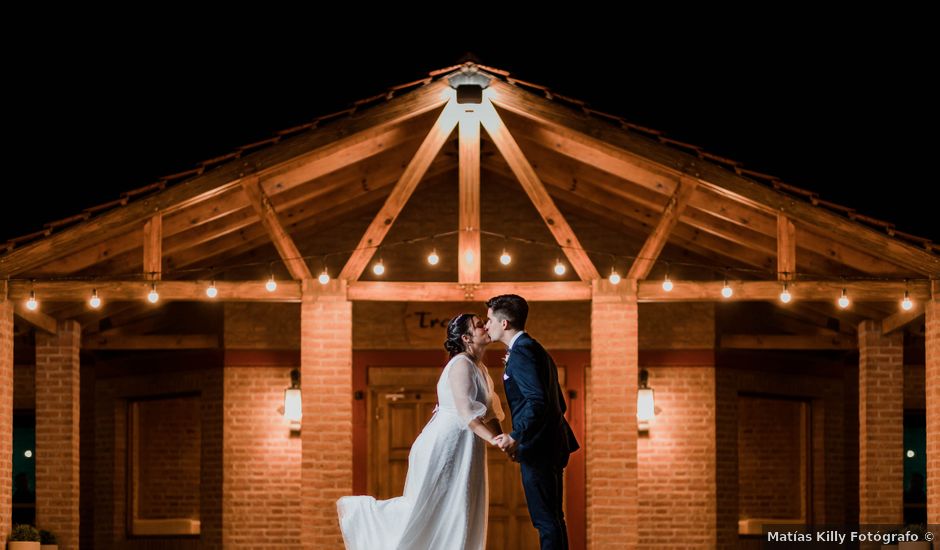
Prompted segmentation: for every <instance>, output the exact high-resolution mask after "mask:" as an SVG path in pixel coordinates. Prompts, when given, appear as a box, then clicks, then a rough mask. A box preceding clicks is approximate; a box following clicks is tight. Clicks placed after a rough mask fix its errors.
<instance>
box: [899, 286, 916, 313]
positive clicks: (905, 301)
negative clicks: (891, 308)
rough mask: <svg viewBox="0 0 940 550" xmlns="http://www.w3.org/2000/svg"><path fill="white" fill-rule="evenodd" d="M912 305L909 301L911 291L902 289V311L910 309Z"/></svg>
mask: <svg viewBox="0 0 940 550" xmlns="http://www.w3.org/2000/svg"><path fill="white" fill-rule="evenodd" d="M913 307H914V302H913V301H911V293H910V292H909V291H907V290H905V291H904V299H903V300H901V308H903V309H904V311H910V310H911V308H913Z"/></svg>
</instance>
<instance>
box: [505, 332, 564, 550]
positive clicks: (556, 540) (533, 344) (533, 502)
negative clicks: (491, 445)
mask: <svg viewBox="0 0 940 550" xmlns="http://www.w3.org/2000/svg"><path fill="white" fill-rule="evenodd" d="M503 386H504V388H505V390H506V400H507V401H508V402H509V409H510V411H512V432H511V433H510V436H512V438H513V439H514V440H516V442H517V443H518V447H517V448H516V460H518V461H519V463H520V465H521V467H522V487H523V489H524V490H525V496H526V503H527V504H528V506H529V516H530V517H531V518H532V524H533V525H534V526H535V528H536V529H538V531H539V541H540V543H541V548H542V550H548V549H552V550H554V549H567V548H568V532H567V527H566V526H565V516H564V512H563V511H562V503H563V502H564V496H563V491H562V487H563V484H562V476H563V472H564V468H565V466H566V465H567V464H568V455H570V454H571V453H573V452H574V451H576V450H577V449H578V442H577V440H576V439H575V437H574V432H572V431H571V426H569V425H568V421H567V420H565V410H567V407H566V406H565V397H564V395H562V392H561V386H560V385H559V384H558V368H557V367H556V366H555V362H554V361H553V360H552V357H551V355H549V354H548V352H547V351H545V348H543V347H542V345H541V344H539V343H538V342H537V341H536V340H535V339H534V338H532V337H531V336H529V335H528V334H526V333H523V334H521V335H520V336H519V337H518V338H516V341H515V342H513V344H512V348H511V350H510V353H509V361H508V362H507V363H506V370H505V372H504V373H503Z"/></svg>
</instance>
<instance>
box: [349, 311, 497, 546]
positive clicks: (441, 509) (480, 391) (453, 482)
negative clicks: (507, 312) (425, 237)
mask: <svg viewBox="0 0 940 550" xmlns="http://www.w3.org/2000/svg"><path fill="white" fill-rule="evenodd" d="M489 343H490V337H489V335H488V334H487V333H486V329H485V328H484V325H483V321H481V320H480V318H479V317H477V316H476V315H474V314H472V313H461V314H460V315H458V316H457V317H454V318H453V319H452V320H451V321H450V323H449V324H448V326H447V340H446V341H445V342H444V348H445V349H447V351H449V352H450V361H448V362H447V365H446V366H444V371H443V372H442V373H441V377H440V379H439V380H438V382H437V402H438V406H437V408H436V409H435V412H434V416H432V417H431V420H430V421H429V422H428V423H427V425H426V426H425V427H424V429H423V430H422V431H421V434H420V435H419V436H418V438H417V439H416V440H415V442H414V445H412V447H411V453H410V454H409V455H408V475H407V477H406V478H405V491H404V495H403V496H400V497H396V498H392V499H389V500H381V501H377V500H375V499H374V498H373V497H370V496H354V497H343V498H341V499H339V501H337V503H336V507H337V510H338V512H339V522H340V528H341V529H342V531H343V540H344V541H345V542H346V548H347V549H348V550H431V549H442V548H446V549H448V550H483V548H484V547H485V546H486V523H487V506H488V500H489V499H488V494H487V482H486V446H485V445H484V442H486V443H489V444H491V445H494V444H495V443H494V438H495V437H496V436H497V435H499V434H501V433H502V429H501V428H500V426H499V422H500V421H501V420H503V418H504V415H503V411H502V408H501V407H500V403H499V398H498V397H497V396H496V392H495V391H494V390H493V380H492V379H491V378H490V375H489V374H488V373H487V371H486V367H485V366H484V365H483V363H482V362H481V359H482V357H483V350H484V349H485V348H486V346H487V345H488V344H489Z"/></svg>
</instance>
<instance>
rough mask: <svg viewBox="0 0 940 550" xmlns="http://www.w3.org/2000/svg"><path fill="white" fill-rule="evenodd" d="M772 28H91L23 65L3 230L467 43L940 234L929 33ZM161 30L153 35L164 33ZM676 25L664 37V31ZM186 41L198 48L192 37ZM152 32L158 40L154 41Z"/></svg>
mask: <svg viewBox="0 0 940 550" xmlns="http://www.w3.org/2000/svg"><path fill="white" fill-rule="evenodd" d="M794 32H795V31H794ZM798 35H799V33H796V34H792V33H791V34H787V35H785V37H786V39H787V40H788V41H792V40H796V39H797V38H799V39H800V40H802V41H803V44H802V45H803V46H805V48H804V51H803V52H796V51H794V50H793V49H792V48H791V44H788V43H784V42H783V41H782V40H783V38H784V35H775V34H773V33H769V35H766V36H765V35H764V34H763V29H760V30H758V31H754V32H752V33H751V35H750V36H741V37H737V38H736V39H732V40H726V42H727V43H726V44H721V45H716V44H711V43H709V42H706V41H703V42H702V43H701V44H693V45H689V44H685V45H682V46H680V47H678V49H677V50H676V51H677V53H675V54H667V53H665V52H666V50H667V49H666V48H663V46H662V45H660V44H658V43H657V42H656V41H647V40H634V41H632V42H627V41H626V39H625V41H624V42H623V43H618V44H617V45H610V44H607V45H600V44H598V45H593V46H588V45H582V46H572V45H571V44H568V43H547V42H539V41H535V40H523V39H518V40H517V41H515V43H513V41H514V40H515V38H514V35H512V34H511V33H510V34H509V35H507V36H504V37H503V39H504V40H505V41H506V42H503V43H502V45H501V46H500V47H499V48H496V47H493V46H481V45H480V44H486V43H487V42H486V41H483V40H478V41H477V42H478V43H473V42H472V41H468V42H466V43H460V42H459V41H458V40H453V41H452V42H451V44H450V45H448V44H446V43H442V44H435V45H434V46H433V47H431V46H428V45H427V44H425V45H423V46H421V47H417V46H416V47H409V46H403V45H395V44H394V42H380V43H378V44H377V45H374V46H364V47H363V53H362V54H360V55H352V54H345V55H344V54H341V53H337V52H342V51H348V48H345V47H344V45H343V44H332V45H324V44H314V43H305V42H303V41H301V40H297V39H295V41H296V42H292V43H290V44H280V43H271V42H270V41H259V42H260V43H259V44H251V45H241V44H235V42H237V40H235V39H234V38H233V39H230V40H229V41H225V42H221V41H220V42H215V43H214V45H213V46H210V47H205V46H198V47H197V46H196V45H195V43H194V44H187V43H185V41H182V40H177V41H176V42H175V44H176V46H177V47H176V48H174V49H172V50H171V49H170V48H168V47H163V45H162V44H161V43H160V42H159V41H150V42H149V44H150V45H149V46H147V47H143V46H140V44H138V43H137V42H136V41H135V40H133V39H132V37H129V36H124V37H122V39H121V40H120V41H116V40H114V41H112V40H108V39H102V38H99V39H97V40H96V41H95V43H85V42H84V41H83V40H82V39H75V40H73V41H70V42H69V43H68V44H64V45H63V46H64V47H62V48H61V49H60V50H59V51H58V52H57V53H56V54H55V55H50V56H48V57H45V58H35V57H32V58H22V59H12V60H9V61H10V66H9V67H8V74H7V81H8V83H13V82H16V83H17V84H16V85H12V84H10V85H9V87H8V89H7V92H8V93H9V94H10V95H12V96H13V97H12V98H10V99H9V100H8V101H7V117H6V118H7V121H6V123H5V124H4V126H5V128H4V133H6V134H7V135H6V139H5V142H6V143H7V144H10V145H8V155H9V156H8V157H7V163H6V164H7V168H8V172H7V174H8V176H9V177H8V179H7V181H6V182H5V185H4V194H5V197H6V199H5V200H4V204H3V207H2V211H0V241H3V240H5V239H6V238H9V237H12V236H16V235H20V234H24V233H28V232H31V231H35V230H37V229H39V228H40V227H41V224H42V223H44V222H47V221H51V220H54V219H58V218H60V217H65V216H68V215H71V214H74V213H78V212H79V211H81V209H82V208H84V207H87V206H91V205H95V204H98V203H101V202H105V201H108V200H111V199H114V198H117V196H118V195H119V193H120V192H121V191H123V190H127V189H132V188H135V187H139V186H142V185H145V184H147V183H150V182H152V181H155V180H156V179H157V178H158V177H159V176H160V175H163V174H168V173H172V172H175V171H181V170H185V169H188V168H191V167H192V166H193V164H194V163H195V162H197V161H199V160H202V159H207V158H211V157H213V156H216V155H219V154H222V153H225V152H228V151H229V150H231V149H232V148H233V147H234V146H236V145H239V144H243V143H248V142H251V141H255V140H258V139H262V138H265V137H268V136H269V135H270V134H271V133H272V132H273V131H275V130H278V129H281V128H286V127H290V126H292V125H295V124H298V123H302V122H306V121H308V120H310V119H311V118H313V117H314V116H316V115H319V114H324V113H329V112H332V111H334V110H337V109H339V108H343V107H345V106H347V104H348V103H349V102H351V101H352V100H355V99H359V98H364V97H368V96H370V95H373V94H375V93H378V92H381V91H383V90H384V89H385V88H386V87H388V86H390V85H394V84H399V83H404V82H408V81H411V80H414V79H417V78H420V77H422V76H424V75H425V74H426V73H427V72H428V71H429V70H433V69H437V68H441V67H445V66H448V65H452V64H454V63H456V62H458V61H460V60H461V59H462V58H463V56H464V55H465V54H466V53H467V52H473V53H474V54H475V56H476V57H477V58H478V59H479V61H480V62H481V63H483V64H486V65H491V66H494V67H498V68H501V69H505V70H508V71H510V72H511V73H512V74H513V75H514V76H516V77H518V78H520V79H522V80H527V81H530V82H535V83H540V84H545V85H547V86H549V87H551V88H552V89H553V90H555V91H557V92H559V93H562V94H565V95H568V96H572V97H576V98H579V99H583V100H586V101H588V102H589V103H590V104H591V105H593V106H595V107H596V108H599V109H601V110H604V111H607V112H611V113H614V114H618V115H621V116H623V117H624V118H626V119H628V120H630V121H632V122H635V123H638V124H641V125H644V126H649V127H652V128H656V129H659V130H663V131H665V132H666V133H667V135H669V136H671V137H674V138H676V139H680V140H683V141H688V142H691V143H696V144H699V145H702V146H705V148H706V149H708V150H710V151H712V152H715V153H717V154H720V155H723V156H728V157H731V158H734V159H737V160H739V161H741V162H743V163H744V164H745V166H746V167H749V168H752V169H755V170H759V171H763V172H767V173H771V174H776V175H778V176H780V177H781V178H783V179H784V181H787V182H790V183H793V184H795V185H798V186H801V187H804V188H808V189H812V190H815V191H817V192H819V194H820V195H821V197H822V198H824V199H829V200H832V201H834V202H837V203H841V204H845V205H848V206H851V207H855V208H857V209H858V210H859V211H860V212H862V213H864V214H868V215H871V216H874V217H879V218H882V219H886V220H890V221H893V222H894V223H896V224H897V226H898V229H900V230H903V231H908V232H911V233H914V234H917V235H921V236H925V237H932V238H933V239H934V240H940V224H938V223H937V222H936V221H935V219H934V217H932V216H930V215H928V210H929V205H928V200H927V199H926V198H925V197H926V196H927V193H928V192H929V190H931V189H933V188H934V187H935V176H934V174H933V171H932V169H931V167H932V166H933V159H934V152H933V150H932V149H933V147H931V146H932V145H933V144H934V142H935V141H936V138H935V137H934V136H935V130H934V128H935V122H936V118H937V117H936V97H937V95H938V94H937V90H936V85H935V84H930V85H929V86H928V81H929V80H930V74H928V73H932V72H934V67H935V65H936V64H935V59H933V60H932V59H930V57H931V56H930V55H929V54H928V52H929V51H932V50H928V49H927V41H926V39H924V40H922V41H921V40H920V39H918V38H917V37H916V36H917V33H911V35H910V36H905V37H902V38H895V39H892V40H891V41H887V40H880V39H872V38H870V37H868V36H865V33H864V32H861V31H860V32H858V33H857V36H845V37H841V39H840V40H833V37H832V36H826V37H825V40H823V39H822V38H820V39H819V40H818V41H815V40H813V39H812V38H811V37H802V36H798ZM149 38H152V37H148V40H149ZM662 39H663V38H659V40H662ZM181 42H182V44H181ZM154 44H159V46H158V47H155V46H154Z"/></svg>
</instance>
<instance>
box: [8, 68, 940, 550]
mask: <svg viewBox="0 0 940 550" xmlns="http://www.w3.org/2000/svg"><path fill="white" fill-rule="evenodd" d="M481 90H482V93H481ZM49 227H50V231H48V232H46V233H44V234H40V235H31V236H26V237H24V238H21V239H16V240H14V241H11V242H10V243H8V245H7V247H6V250H5V252H3V253H2V254H0V536H2V537H3V538H5V536H6V534H7V532H8V531H9V529H10V524H11V521H12V519H13V518H15V517H29V518H31V519H32V520H33V521H35V522H36V523H37V524H39V526H40V527H44V528H48V529H51V530H53V531H55V532H56V533H57V534H58V535H59V539H60V547H61V548H64V549H74V548H79V547H81V548H97V549H111V548H135V549H136V548H140V549H144V548H146V549H154V548H161V549H162V548H242V547H250V548H341V547H342V540H341V537H340V534H339V529H338V525H337V522H336V511H335V506H334V503H335V500H336V499H337V498H338V497H340V496H342V495H347V494H353V493H357V494H358V493H369V494H374V495H376V496H378V497H380V498H386V497H390V496H393V495H396V494H400V492H401V487H402V482H403V480H404V473H405V468H406V466H407V452H408V447H409V445H410V443H411V441H412V440H413V439H414V437H415V435H416V434H417V432H418V431H419V430H420V429H421V426H422V425H423V424H424V422H425V421H426V420H427V418H428V415H429V413H430V410H431V408H433V405H434V403H435V396H434V395H433V388H434V384H435V382H436V378H437V375H438V372H439V368H440V367H441V365H442V364H443V363H444V361H445V353H444V352H443V351H442V349H441V342H442V341H443V338H444V336H443V334H444V331H443V328H442V323H446V320H447V319H448V318H450V317H451V316H453V315H454V314H455V313H458V312H460V311H466V310H470V311H475V312H478V313H480V314H481V315H482V314H485V307H484V306H483V302H484V301H485V300H486V299H487V298H488V297H490V296H492V295H495V294H499V293H504V292H514V293H518V294H521V295H523V296H525V297H526V298H528V299H529V300H530V302H531V303H532V309H531V313H530V323H529V327H528V330H529V332H530V333H532V334H533V335H534V336H535V337H536V338H538V339H540V340H541V341H542V342H543V343H544V344H545V345H546V347H547V348H548V349H549V350H551V351H552V353H553V355H554V357H555V359H556V362H557V363H558V365H559V367H560V369H561V380H562V382H563V384H564V387H565V390H566V391H567V395H568V400H569V405H570V406H569V413H568V414H569V421H570V422H571V424H572V426H573V427H574V429H575V431H576V433H577V436H578V438H579V440H580V441H581V442H582V447H583V450H582V451H580V452H579V453H576V454H575V455H574V456H573V458H572V462H571V464H570V466H569V468H568V469H567V474H566V475H567V479H566V483H567V487H566V494H567V500H566V506H567V517H568V520H569V530H570V533H571V539H572V540H571V544H572V548H580V549H584V548H592V549H601V548H664V547H676V548H736V547H740V546H748V545H751V544H754V543H755V542H756V541H757V539H756V538H754V536H753V533H755V532H759V531H760V528H761V527H762V526H767V525H774V524H778V523H790V524H792V523H803V524H810V525H812V524H824V523H834V524H851V523H858V522H861V523H902V522H903V521H904V517H905V513H906V512H908V513H914V514H916V513H918V512H920V513H924V510H926V511H925V513H926V514H927V518H928V519H929V520H930V522H931V523H940V487H938V485H937V484H938V483H940V481H938V480H940V458H938V457H940V411H938V410H937V408H936V405H935V403H937V402H938V398H940V319H938V315H940V310H938V296H940V287H938V283H937V282H936V278H937V277H938V275H940V256H938V255H937V253H936V252H937V249H936V247H935V246H934V245H932V244H931V243H929V242H926V241H924V240H922V239H920V240H919V239H917V238H916V237H912V236H909V235H903V234H900V233H898V232H895V231H894V230H893V228H892V226H891V225H890V224H887V223H884V222H880V221H878V220H872V219H870V218H866V217H864V216H861V215H858V214H855V213H854V212H849V213H848V215H846V210H845V209H840V207H839V205H833V204H831V203H826V202H825V201H821V200H819V199H818V198H817V197H816V196H815V195H814V194H812V193H810V192H807V191H805V190H801V189H798V188H795V187H793V186H790V185H787V184H785V183H783V182H780V181H777V180H775V179H773V178H770V177H769V176H765V175H762V174H756V173H753V172H748V171H747V170H744V169H742V168H741V167H740V166H738V165H737V164H736V163H734V162H733V161H730V160H727V159H723V158H720V157H716V156H714V155H711V154H709V153H707V152H705V151H702V150H700V149H698V148H696V147H694V146H691V145H688V144H684V143H678V142H675V141H672V140H669V139H667V138H665V137H664V136H661V135H659V134H658V133H656V132H655V131H652V130H649V129H646V128H641V127H637V126H634V125H631V124H629V123H628V122H625V121H622V120H620V119H618V118H616V117H613V116H610V115H606V114H604V113H598V112H595V111H591V110H589V109H586V108H584V106H583V105H581V104H579V103H578V102H575V101H572V100H568V99H565V98H559V97H557V96H553V95H552V94H551V93H550V92H549V91H548V90H545V89H544V88H541V87H539V86H536V85H533V84H529V83H525V82H520V81H518V80H514V79H512V78H511V77H510V76H509V75H508V74H504V73H501V72H500V71H496V70H493V69H488V68H481V67H477V66H474V65H472V64H467V65H463V66H459V67H452V68H449V69H445V70H442V71H437V72H435V73H432V74H431V75H430V76H429V77H428V78H427V79H426V80H422V81H419V82H415V83H411V84H408V85H404V86H402V87H399V88H397V89H394V90H391V91H390V92H389V94H387V95H383V96H380V97H377V98H371V99H368V100H364V101H361V102H358V103H357V104H356V107H355V109H353V110H352V111H350V112H343V113H337V114H333V115H327V116H324V117H321V118H320V119H317V120H316V121H314V122H312V123H310V124H308V125H304V126H301V127H297V128H291V129H288V130H285V131H284V132H281V133H280V134H278V135H277V136H275V137H274V138H272V139H271V140H267V141H265V142H261V143H256V144H249V145H246V146H244V147H242V148H240V149H239V150H237V151H235V152H233V153H232V154H230V155H226V156H224V157H220V158H217V159H212V160H209V161H207V162H206V163H204V164H203V165H201V166H200V167H198V168H197V169H195V170H193V171H191V172H187V173H184V174H176V175H174V176H169V177H167V178H165V179H164V180H161V181H160V182H157V183H156V184H153V185H150V186H147V187H145V188H141V189H138V190H134V191H131V192H129V193H127V194H125V195H124V196H123V197H122V198H121V199H120V200H118V201H115V202H114V203H111V204H107V205H102V206H101V207H99V208H95V209H90V210H88V211H86V212H84V213H82V214H79V215H78V216H75V217H74V218H70V219H68V220H63V221H61V222H54V223H53V224H49ZM432 251H433V252H435V253H436V254H437V255H438V256H439V258H440V262H439V263H437V264H435V265H431V264H430V263H429V262H428V261H427V259H426V258H427V256H428V255H429V253H430V252H432ZM504 253H508V255H510V256H511V261H510V262H508V264H506V263H504V262H502V261H500V259H499V258H500V256H501V255H502V254H504ZM379 263H380V264H381V265H383V266H384V267H385V272H384V273H382V274H377V273H375V272H374V271H373V266H374V265H376V264H379ZM556 264H560V265H562V266H564V267H566V271H565V272H564V273H562V274H557V273H556V272H554V271H553V267H554V266H555V265H556ZM614 271H616V272H617V274H618V275H619V276H620V277H622V280H620V281H619V282H615V281H616V278H613V277H611V276H610V274H612V273H613V272H614ZM323 273H325V274H326V275H327V277H326V278H325V279H324V280H323V281H320V280H319V279H318V276H319V275H321V274H323ZM268 279H274V281H275V282H276V288H274V289H273V290H268V289H266V288H265V282H266V281H267V280H268ZM665 280H669V281H671V282H672V284H673V288H672V290H671V291H667V290H665V288H664V286H663V282H664V281H665ZM210 286H211V287H213V288H215V289H216V290H217V295H216V296H214V297H210V296H209V295H208V294H207V292H206V290H207V289H208V288H209V287H210ZM725 287H727V288H728V289H730V290H731V292H732V293H731V296H730V297H724V296H723V294H722V292H723V290H724V289H725ZM781 291H787V292H789V293H790V294H791V295H792V301H790V302H789V303H781V299H780V297H779V296H780V294H781ZM148 293H151V294H154V295H155V300H153V302H154V303H151V300H150V299H148ZM843 294H844V295H845V296H846V297H847V298H848V299H849V300H850V304H849V305H848V306H847V307H845V308H842V307H840V306H838V305H836V300H837V299H838V298H839V297H840V295H843ZM92 296H96V297H98V298H99V299H100V300H101V301H102V302H103V303H102V305H100V306H97V307H92V306H91V305H90V302H89V300H90V298H91V297H92ZM904 297H908V298H910V299H911V300H912V306H911V307H910V308H909V309H904V308H902V307H901V306H900V303H901V300H902V298H904ZM31 299H33V300H35V301H36V302H38V307H36V308H31V307H30V306H32V305H36V304H35V303H33V302H30V300H31ZM501 355H502V350H499V349H495V346H494V348H493V350H492V351H491V352H490V355H489V356H488V359H487V364H488V365H490V367H491V368H493V369H495V370H494V379H496V380H499V378H500V377H499V376H497V375H495V374H496V373H497V372H498V369H499V368H500V367H501V365H500V361H499V357H500V356H501ZM294 369H297V370H299V373H300V387H301V391H302V395H303V408H302V412H303V417H302V419H301V427H300V430H292V429H291V426H290V425H289V421H288V419H286V418H285V415H284V412H285V411H284V407H285V399H284V395H285V389H287V388H288V387H289V386H290V385H291V383H292V382H291V371H292V370H294ZM641 373H642V374H643V375H644V376H646V377H647V381H648V385H649V386H650V387H651V388H653V390H654V392H655V415H654V418H653V419H652V422H651V425H650V426H649V429H648V430H643V431H640V430H638V426H637V420H636V414H637V399H636V396H637V392H638V389H639V386H640V376H641ZM928 396H931V398H930V399H928ZM906 430H907V431H906ZM908 431H909V432H910V433H911V434H913V435H911V436H910V437H911V439H910V441H908V440H906V439H905V437H906V436H905V434H906V433H908ZM918 434H920V436H918ZM918 437H920V438H919V439H918ZM30 438H32V439H30ZM33 441H34V444H32V442H33ZM918 441H920V443H917V442H918ZM923 441H926V443H923ZM24 445H25V447H24ZM918 445H919V446H918ZM912 446H913V447H912ZM915 447H916V448H915ZM24 449H25V450H24ZM908 449H910V450H911V451H913V454H914V456H911V457H907V458H906V456H907V455H906V454H905V451H906V450H908ZM27 451H29V453H30V456H29V457H27V456H26V452H27ZM10 456H13V460H12V461H11V460H10V459H9V457H10ZM924 456H926V457H927V459H926V460H924V458H923V457H924ZM906 461H907V462H906ZM489 466H490V487H491V489H490V500H491V507H490V529H489V540H490V547H491V548H494V549H496V548H498V549H516V548H529V547H531V545H532V541H533V540H534V538H533V537H534V536H535V535H534V531H533V530H532V528H531V526H530V525H529V521H528V516H527V514H526V511H525V503H524V500H523V497H522V495H521V487H520V485H519V480H518V477H519V476H518V470H517V468H515V467H514V465H512V464H510V463H508V462H507V461H506V460H505V459H504V458H503V457H502V456H499V455H498V454H496V453H494V454H493V456H491V457H490V458H489ZM918 468H920V470H918ZM915 471H920V472H921V473H923V474H926V479H927V487H926V489H927V495H928V497H927V499H928V500H927V502H926V504H925V505H919V504H918V503H910V502H908V503H907V506H906V507H905V500H904V491H905V488H906V487H907V486H908V485H909V484H910V482H911V476H912V473H913V472H915ZM20 473H25V474H26V477H25V478H23V477H20V478H19V479H27V480H28V481H29V482H30V484H31V485H32V486H34V487H35V498H34V500H33V501H31V502H24V501H21V500H25V499H19V500H18V499H17V498H15V496H14V486H13V480H14V479H15V478H16V476H17V475H18V474H20ZM17 488H18V487H17Z"/></svg>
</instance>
